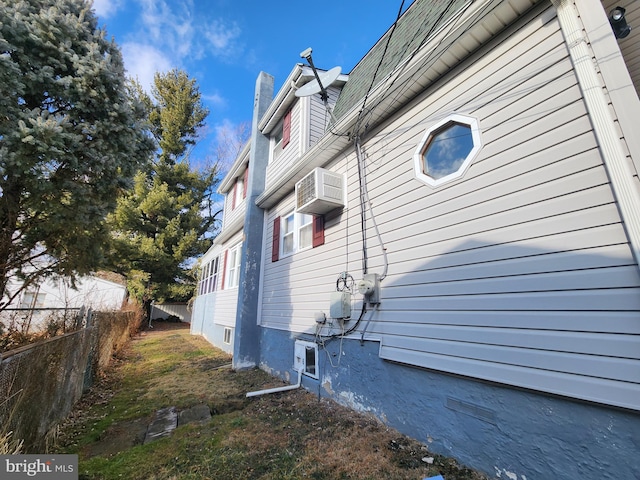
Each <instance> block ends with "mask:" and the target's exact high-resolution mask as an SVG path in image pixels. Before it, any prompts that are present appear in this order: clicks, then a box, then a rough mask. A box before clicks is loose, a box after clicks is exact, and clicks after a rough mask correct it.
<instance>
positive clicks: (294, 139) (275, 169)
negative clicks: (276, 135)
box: [266, 101, 306, 185]
mask: <svg viewBox="0 0 640 480" xmlns="http://www.w3.org/2000/svg"><path fill="white" fill-rule="evenodd" d="M301 110H302V109H301V105H300V101H297V102H295V103H294V104H293V105H292V107H291V137H290V142H289V144H288V145H287V146H286V147H285V148H284V149H280V151H279V152H278V154H277V158H274V157H273V156H272V157H271V161H270V162H269V165H267V177H266V182H267V183H266V185H269V182H270V181H272V180H273V179H275V178H277V177H278V176H279V175H281V174H282V173H284V172H285V171H286V170H287V169H288V168H290V167H291V165H293V164H294V163H295V162H296V160H298V159H299V158H300V155H301V152H302V151H301V148H302V147H301V143H300V136H301V128H302V125H301V122H302V118H301ZM305 124H306V122H305ZM277 128H281V126H280V127H277ZM273 148H275V142H274V141H273V140H272V149H273Z"/></svg>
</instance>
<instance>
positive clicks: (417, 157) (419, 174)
mask: <svg viewBox="0 0 640 480" xmlns="http://www.w3.org/2000/svg"><path fill="white" fill-rule="evenodd" d="M448 123H459V124H462V125H466V126H468V127H469V128H471V137H472V139H473V148H472V149H471V151H470V152H469V153H468V154H467V156H466V157H465V160H464V162H462V164H461V165H460V167H459V168H458V169H457V170H456V171H455V172H452V173H450V174H449V175H445V176H444V177H441V178H438V179H435V178H433V177H431V176H429V175H428V174H426V173H424V168H423V165H424V164H423V161H424V153H425V150H426V148H427V147H428V144H429V142H430V141H431V138H432V136H433V134H434V133H435V132H437V131H438V130H440V129H441V128H442V127H444V126H445V125H447V124H448ZM481 148H482V140H481V139H480V125H479V123H478V119H477V118H475V117H470V116H467V115H461V114H458V113H454V114H451V115H449V116H447V117H446V118H444V119H443V120H441V121H439V122H438V123H436V124H435V125H432V126H431V127H429V128H428V129H427V131H426V132H425V133H424V135H423V137H422V140H421V141H420V143H419V144H418V148H416V151H415V153H414V154H413V162H414V168H415V176H416V178H417V179H418V180H420V181H421V182H424V183H426V184H427V185H429V186H431V187H438V186H440V185H442V184H444V183H448V182H451V181H453V180H455V179H457V178H460V177H462V176H463V175H464V174H465V172H466V171H467V169H468V168H469V166H470V165H471V163H472V162H473V160H475V158H476V156H477V155H478V153H479V152H480V149H481Z"/></svg>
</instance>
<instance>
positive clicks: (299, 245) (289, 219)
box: [280, 212, 313, 257]
mask: <svg viewBox="0 0 640 480" xmlns="http://www.w3.org/2000/svg"><path fill="white" fill-rule="evenodd" d="M281 220H282V225H281V227H280V233H281V236H282V239H281V242H280V245H282V252H281V253H282V256H283V257H286V256H287V255H291V254H292V253H295V252H298V251H300V250H305V249H307V248H311V246H312V245H311V243H312V239H313V230H312V228H313V216H311V215H307V214H305V213H295V212H291V213H290V214H289V215H286V216H284V217H282V219H281Z"/></svg>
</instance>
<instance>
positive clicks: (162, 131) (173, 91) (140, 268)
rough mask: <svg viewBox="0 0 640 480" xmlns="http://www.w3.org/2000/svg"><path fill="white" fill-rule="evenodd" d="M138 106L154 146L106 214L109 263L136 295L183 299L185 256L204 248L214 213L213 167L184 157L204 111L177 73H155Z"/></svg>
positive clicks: (189, 283)
mask: <svg viewBox="0 0 640 480" xmlns="http://www.w3.org/2000/svg"><path fill="white" fill-rule="evenodd" d="M137 89H138V92H139V93H140V95H143V96H144V93H142V90H141V89H140V87H139V86H138V87H137ZM144 103H146V105H147V106H148V107H149V109H150V111H149V120H150V123H151V129H152V132H153V136H154V138H155V139H156V142H157V145H158V151H157V155H156V160H155V162H153V164H151V165H150V167H149V168H148V169H146V170H144V171H140V172H139V173H138V174H137V175H136V177H135V186H134V188H133V189H132V190H131V191H130V192H129V193H128V194H127V195H126V196H124V197H123V198H121V199H120V200H119V202H118V208H117V209H116V212H115V213H114V214H113V215H112V216H111V217H110V225H111V227H112V229H113V231H114V243H113V245H114V256H113V258H114V259H115V262H114V264H115V265H116V266H117V269H118V270H119V271H121V272H122V273H125V274H126V275H127V278H128V283H129V291H130V293H131V294H132V295H133V296H134V297H136V298H137V299H138V300H140V301H142V302H146V303H147V304H148V302H150V301H151V300H157V301H186V300H188V299H189V298H190V297H191V296H192V295H193V291H194V285H195V278H194V276H193V274H192V272H191V269H190V261H192V260H193V259H194V257H196V256H198V255H201V254H202V253H204V252H205V251H206V250H207V248H208V247H209V246H210V244H211V239H210V237H211V235H210V234H211V233H212V228H213V226H214V222H215V221H216V215H217V213H219V212H216V213H213V212H211V202H212V198H211V196H212V193H213V190H212V189H213V188H214V186H215V184H216V183H217V181H218V167H217V164H214V165H213V166H210V167H208V168H201V169H199V170H198V169H195V168H192V167H191V165H190V160H189V148H190V147H191V146H193V145H195V143H196V141H197V133H198V129H199V128H201V127H202V126H203V125H204V120H205V119H206V116H207V115H208V111H207V109H206V108H204V106H203V105H202V101H201V94H200V91H199V89H198V86H197V85H196V82H195V80H194V79H191V78H189V76H188V75H187V74H186V73H185V72H183V71H178V70H172V71H170V72H168V73H165V74H156V75H155V78H154V85H153V88H152V98H151V97H148V96H147V97H146V98H145V101H144ZM208 234H209V235H208Z"/></svg>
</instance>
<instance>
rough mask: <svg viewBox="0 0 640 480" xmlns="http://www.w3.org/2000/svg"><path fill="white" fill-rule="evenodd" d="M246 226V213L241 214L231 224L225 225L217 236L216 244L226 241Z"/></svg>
mask: <svg viewBox="0 0 640 480" xmlns="http://www.w3.org/2000/svg"><path fill="white" fill-rule="evenodd" d="M242 228H244V215H240V216H239V217H238V218H236V219H235V220H234V221H233V222H231V224H230V225H228V226H227V227H225V228H224V229H223V230H222V231H221V232H220V233H219V234H218V236H217V237H216V238H215V240H214V241H213V242H214V245H222V244H223V243H224V242H226V241H227V240H229V239H230V238H231V237H233V236H234V235H235V234H236V233H238V232H239V231H240V230H242Z"/></svg>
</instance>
